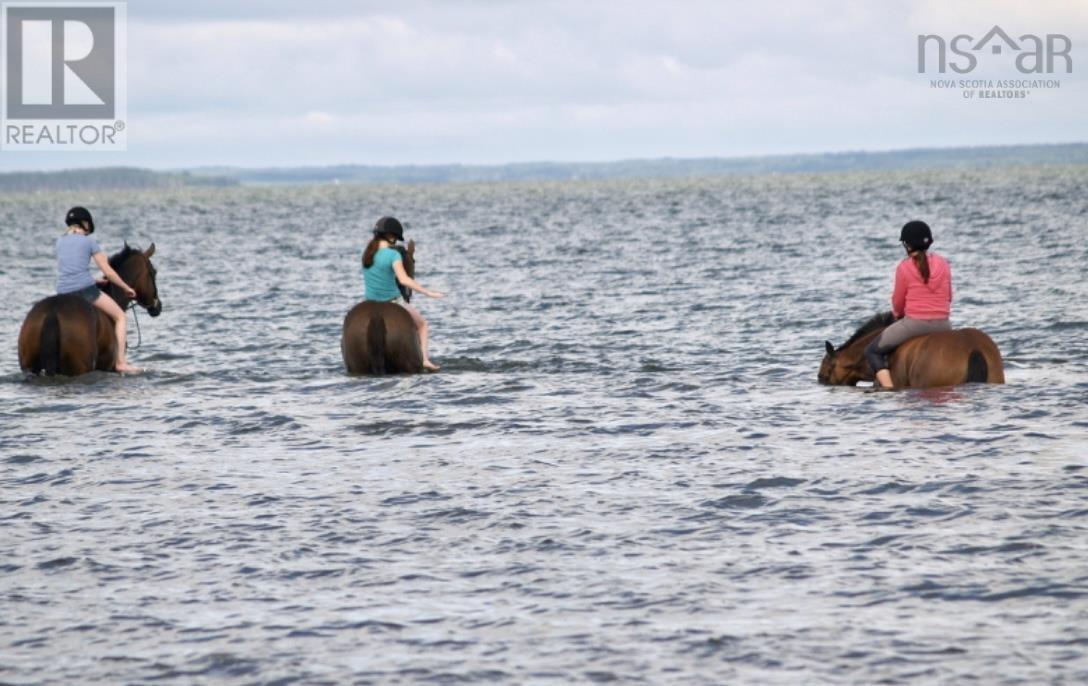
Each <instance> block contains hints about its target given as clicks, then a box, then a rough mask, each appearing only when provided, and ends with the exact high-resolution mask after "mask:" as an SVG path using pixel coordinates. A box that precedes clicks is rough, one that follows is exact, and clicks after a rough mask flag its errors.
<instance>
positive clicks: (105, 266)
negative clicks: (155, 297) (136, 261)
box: [93, 252, 136, 298]
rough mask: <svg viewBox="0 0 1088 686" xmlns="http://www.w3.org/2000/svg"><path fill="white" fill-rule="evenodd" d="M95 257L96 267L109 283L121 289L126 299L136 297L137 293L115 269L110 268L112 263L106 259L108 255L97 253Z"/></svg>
mask: <svg viewBox="0 0 1088 686" xmlns="http://www.w3.org/2000/svg"><path fill="white" fill-rule="evenodd" d="M93 257H94V263H95V265H97V266H98V268H99V269H101V270H102V273H103V274H104V275H105V276H106V280H107V281H109V282H110V283H112V284H113V285H115V286H117V287H118V288H120V289H121V291H122V292H123V293H124V294H125V296H126V297H129V298H135V297H136V291H134V290H132V287H131V286H129V285H128V284H127V283H125V282H124V280H123V279H122V278H121V277H120V276H118V275H117V272H115V271H114V270H113V267H111V266H110V261H109V260H107V259H106V253H104V252H96V253H95V254H94V255H93Z"/></svg>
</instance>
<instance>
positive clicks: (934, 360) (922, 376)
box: [817, 312, 1005, 388]
mask: <svg viewBox="0 0 1088 686" xmlns="http://www.w3.org/2000/svg"><path fill="white" fill-rule="evenodd" d="M894 321H895V317H894V316H893V315H892V313H891V312H882V313H880V314H877V315H875V316H873V317H872V318H871V319H869V321H867V322H865V323H864V324H862V325H861V328H859V329H858V330H857V331H856V332H855V333H854V335H853V336H851V337H850V339H849V340H848V341H846V343H844V344H843V345H842V346H841V347H839V348H838V349H836V348H835V346H834V345H832V344H831V341H825V342H824V349H825V351H826V353H825V355H824V359H823V362H822V363H821V364H820V371H819V373H818V375H817V378H818V380H819V381H820V383H822V384H827V385H831V386H856V385H857V383H858V381H872V380H873V378H874V370H873V369H872V367H871V365H870V364H869V362H868V361H867V360H866V359H865V347H866V346H867V345H868V344H869V343H870V342H871V341H872V340H873V339H874V338H876V337H877V336H879V335H880V332H881V331H883V330H884V329H886V328H887V327H888V326H891V324H892V323H893V322H894ZM888 371H890V372H891V375H892V383H893V385H894V386H895V387H896V388H933V387H937V386H956V385H959V384H963V383H1005V366H1004V363H1003V362H1002V359H1001V352H1000V351H999V350H998V349H997V345H996V344H995V343H994V342H993V340H992V339H991V338H990V337H989V336H987V335H986V334H985V333H983V332H982V331H979V330H978V329H954V330H952V331H939V332H937V333H931V334H926V335H924V336H918V337H916V338H911V339H908V340H907V341H905V342H904V343H903V344H902V345H900V346H899V347H898V348H896V349H895V350H894V351H893V352H892V354H891V356H890V357H889V358H888Z"/></svg>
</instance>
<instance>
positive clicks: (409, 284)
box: [393, 260, 446, 298]
mask: <svg viewBox="0 0 1088 686" xmlns="http://www.w3.org/2000/svg"><path fill="white" fill-rule="evenodd" d="M393 273H394V274H396V276H397V283H399V284H400V285H402V286H404V287H405V288H411V289H412V290H413V291H417V292H419V293H422V294H423V295H426V296H429V297H431V298H445V297H446V294H445V293H439V292H438V291H432V290H430V289H428V288H424V287H423V284H421V283H420V282H418V281H416V280H415V279H413V278H412V277H410V276H408V272H406V271H404V265H403V264H402V263H401V261H400V260H397V261H396V262H394V263H393Z"/></svg>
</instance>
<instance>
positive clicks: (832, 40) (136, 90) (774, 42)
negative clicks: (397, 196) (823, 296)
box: [0, 0, 1088, 170]
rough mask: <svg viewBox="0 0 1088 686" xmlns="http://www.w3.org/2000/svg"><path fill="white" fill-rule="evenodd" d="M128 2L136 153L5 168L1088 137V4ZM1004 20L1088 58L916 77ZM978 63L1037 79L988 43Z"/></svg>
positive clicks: (796, 148) (34, 156)
mask: <svg viewBox="0 0 1088 686" xmlns="http://www.w3.org/2000/svg"><path fill="white" fill-rule="evenodd" d="M128 15H129V24H128V44H129V48H128V74H129V76H128V103H129V112H128V126H129V143H128V150H127V151H126V152H118V153H90V154H88V153H83V154H72V153H69V154H63V153H27V152H0V170H16V169H46V168H62V167H76V166H101V165H115V164H123V165H137V166H149V167H154V168H181V167H192V166H202V165H240V166H287V165H290V166H295V165H322V164H336V163H360V164H404V163H416V164H426V163H443V162H463V163H501V162H516V161H532V160H612V159H626V158H637V157H663V156H673V157H706V156H740V155H762V154H778V153H797V152H822V151H841V150H887V149H897V148H910V147H943V146H956V145H987V144H1011V143H1036V142H1069V141H1085V140H1088V118H1086V117H1085V116H1084V115H1085V112H1088V88H1086V79H1085V75H1086V74H1088V2H1084V0H1035V1H1033V2H1023V1H1022V0H1007V1H1006V0H990V1H988V2H980V1H963V0H933V1H930V0H919V1H897V0H884V1H880V2H875V1H868V0H826V1H821V0H796V1H795V0H767V1H766V2H752V1H751V0H744V1H742V2H731V1H725V0H707V1H705V2H703V1H690V2H689V1H684V0H677V1H672V2H664V1H658V2H653V1H648V0H624V1H618V0H617V1H615V2H594V1H593V0H555V1H541V2H488V1H485V0H475V1H474V0H443V1H438V0H434V1H427V2H425V1H421V0H418V1H413V0H400V1H397V2H365V1H347V0H344V1H337V0H297V1H293V2H287V1H284V0H241V1H239V0H177V1H172V2H165V1H163V2H160V1H157V0H131V1H130V2H129V3H128ZM995 24H999V25H1001V26H1002V27H1003V28H1004V29H1005V30H1007V31H1008V32H1009V33H1010V34H1012V35H1013V36H1020V35H1022V34H1026V33H1033V34H1038V35H1044V36H1045V34H1047V33H1064V34H1066V35H1068V36H1069V37H1070V38H1071V39H1072V42H1073V50H1072V55H1073V60H1074V69H1073V73H1072V74H1064V73H1062V74H1059V75H1058V78H1060V80H1061V87H1060V88H1059V89H1053V90H1040V91H1033V92H1032V94H1031V95H1030V96H1029V97H1028V98H1025V99H1022V100H1015V101H1009V100H989V101H979V100H971V101H969V100H965V99H964V98H963V97H962V95H961V93H960V91H959V90H958V89H956V90H938V89H933V88H931V87H930V79H931V78H935V77H936V75H930V76H924V75H919V74H918V73H917V39H918V34H919V33H936V34H940V35H944V36H946V37H948V38H951V37H952V36H954V35H956V34H959V33H966V34H969V35H971V36H973V37H975V38H978V37H981V36H982V35H983V34H984V33H985V32H986V31H988V30H989V29H990V28H991V27H992V26H993V25H995ZM984 57H987V56H984ZM1002 59H1005V61H1004V62H1002V61H1001V60H1002ZM952 76H955V77H956V78H961V77H959V76H958V75H952ZM972 76H983V77H986V78H1011V77H1019V76H1020V74H1018V73H1017V72H1016V71H1015V69H1013V68H1012V62H1011V58H1002V57H995V58H992V59H990V58H988V57H987V60H986V62H985V64H983V65H981V66H980V67H979V69H978V70H976V72H974V73H973V74H972Z"/></svg>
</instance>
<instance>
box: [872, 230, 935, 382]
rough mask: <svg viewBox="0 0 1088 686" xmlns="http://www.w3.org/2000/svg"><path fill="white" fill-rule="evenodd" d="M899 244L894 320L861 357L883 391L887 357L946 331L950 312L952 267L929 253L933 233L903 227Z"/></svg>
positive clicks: (893, 301)
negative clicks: (902, 253) (906, 344)
mask: <svg viewBox="0 0 1088 686" xmlns="http://www.w3.org/2000/svg"><path fill="white" fill-rule="evenodd" d="M899 241H900V242H901V243H902V244H903V248H904V249H905V250H906V251H907V257H906V258H905V259H904V260H903V261H902V262H900V263H899V266H898V267H896V269H895V290H894V291H893V292H892V315H893V316H894V317H895V318H896V319H897V320H898V321H896V322H895V323H894V324H892V325H891V326H889V327H888V328H886V329H884V331H882V332H881V333H880V335H879V336H877V337H876V338H874V339H873V341H872V342H871V343H870V344H869V345H868V347H866V348H865V357H866V359H867V360H868V361H869V365H870V366H871V367H872V368H873V372H874V374H875V375H876V382H877V384H879V385H880V386H882V387H884V388H891V387H892V375H891V372H889V371H888V357H889V356H890V355H891V353H892V351H893V350H895V349H896V348H897V347H898V346H899V345H901V344H902V343H903V342H904V341H906V340H907V339H909V338H914V337H915V336H921V335H924V334H928V333H934V332H937V331H948V330H950V329H951V328H952V325H951V324H949V322H948V316H949V313H950V312H951V309H952V267H950V266H949V264H948V260H946V259H944V258H943V257H941V256H940V255H937V254H929V253H927V251H928V250H929V246H930V245H931V244H932V243H933V233H932V232H931V231H930V230H929V226H928V225H927V224H926V223H925V222H922V221H911V222H907V223H906V224H904V225H903V230H902V231H901V232H900V234H899Z"/></svg>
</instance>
